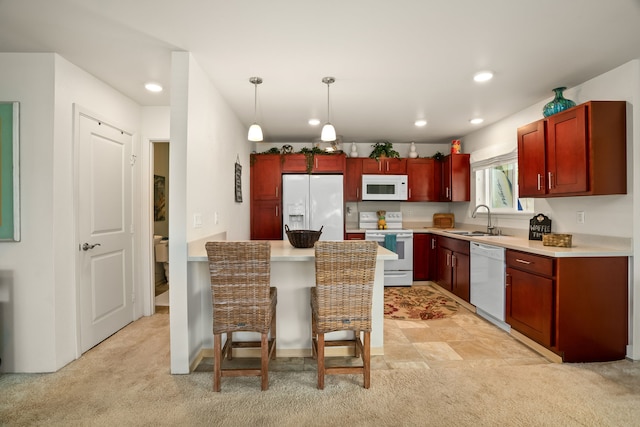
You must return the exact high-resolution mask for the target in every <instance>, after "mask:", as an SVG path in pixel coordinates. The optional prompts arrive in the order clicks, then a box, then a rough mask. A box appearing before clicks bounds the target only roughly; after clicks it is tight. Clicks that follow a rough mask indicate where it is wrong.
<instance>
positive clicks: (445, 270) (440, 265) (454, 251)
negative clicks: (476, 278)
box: [435, 236, 470, 302]
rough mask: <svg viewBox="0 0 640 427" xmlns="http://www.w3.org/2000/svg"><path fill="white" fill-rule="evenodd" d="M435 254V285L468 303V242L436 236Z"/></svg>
mask: <svg viewBox="0 0 640 427" xmlns="http://www.w3.org/2000/svg"><path fill="white" fill-rule="evenodd" d="M436 254H437V255H436V256H437V269H436V278H435V281H436V283H437V284H438V285H440V286H442V287H443V288H444V289H446V290H448V291H449V292H452V293H454V294H455V295H457V296H459V297H460V298H462V299H463V300H465V301H467V302H469V298H470V288H469V283H470V271H469V268H470V263H469V242H468V241H466V240H459V239H453V238H449V237H443V236H438V239H437V245H436Z"/></svg>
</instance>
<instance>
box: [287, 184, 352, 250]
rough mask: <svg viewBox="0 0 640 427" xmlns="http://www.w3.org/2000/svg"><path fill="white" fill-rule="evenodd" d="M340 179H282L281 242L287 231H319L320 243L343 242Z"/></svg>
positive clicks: (341, 187)
mask: <svg viewBox="0 0 640 427" xmlns="http://www.w3.org/2000/svg"><path fill="white" fill-rule="evenodd" d="M343 188H344V187H343V177H342V175H308V174H295V175H288V174H284V175H282V214H283V215H282V238H283V239H284V240H286V239H287V233H286V231H285V227H284V226H285V225H287V226H289V229H290V230H320V227H322V234H321V235H320V240H344V198H343Z"/></svg>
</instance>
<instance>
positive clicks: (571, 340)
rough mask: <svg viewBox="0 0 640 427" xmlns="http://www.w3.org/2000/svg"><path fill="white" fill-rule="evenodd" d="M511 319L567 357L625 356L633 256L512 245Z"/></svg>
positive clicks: (517, 327)
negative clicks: (546, 251)
mask: <svg viewBox="0 0 640 427" xmlns="http://www.w3.org/2000/svg"><path fill="white" fill-rule="evenodd" d="M506 265H507V269H506V273H507V289H506V305H507V307H506V320H507V323H509V324H510V325H511V327H512V328H513V329H515V330H517V331H518V332H521V333H522V334H524V335H526V336H527V337H529V338H531V339H532V340H534V341H536V342H538V343H540V344H542V345H544V346H545V347H547V348H549V349H550V350H552V351H554V352H555V353H557V354H558V355H560V356H561V357H562V360H563V361H565V362H603V361H610V360H620V359H624V358H625V356H626V346H627V343H628V258H627V257H588V258H584V257H561V258H550V257H544V256H539V255H535V254H531V253H526V252H520V251H514V250H507V251H506Z"/></svg>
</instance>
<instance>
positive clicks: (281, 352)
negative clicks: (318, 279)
mask: <svg viewBox="0 0 640 427" xmlns="http://www.w3.org/2000/svg"><path fill="white" fill-rule="evenodd" d="M206 241H207V240H206V239H203V240H199V241H198V242H192V243H189V257H188V261H189V262H188V281H189V283H190V288H191V289H193V290H196V289H199V294H200V298H198V299H199V300H200V301H201V304H202V306H201V307H199V309H198V310H195V311H197V312H200V313H202V316H201V317H202V319H201V322H199V323H201V325H202V329H203V337H202V343H203V345H202V349H201V350H203V351H205V352H206V351H207V350H209V349H212V348H213V332H212V327H211V319H212V308H211V290H210V278H209V264H208V259H207V254H206V251H205V247H204V244H205V242H206ZM270 243H271V286H275V287H277V288H278V305H277V324H276V336H277V340H276V354H277V356H279V357H301V356H310V355H311V307H310V305H309V289H310V288H311V287H312V286H315V262H314V259H315V255H314V249H313V248H309V249H298V248H294V247H293V246H291V244H290V243H289V241H287V240H273V241H271V242H270ZM395 259H398V255H397V254H396V253H394V252H391V251H389V250H387V249H385V248H383V247H379V248H378V257H377V262H376V273H375V282H374V290H373V308H372V315H373V320H372V331H371V354H378V355H379V354H383V353H384V347H383V317H384V262H385V261H386V260H395ZM346 333H347V332H334V333H332V334H333V335H329V336H328V338H330V339H334V338H336V339H337V338H340V337H341V336H343V334H346ZM243 335H244V336H243ZM236 337H237V338H236ZM245 337H247V338H246V339H248V338H249V337H252V338H254V339H255V335H250V333H235V334H234V340H236V339H237V340H239V341H242V340H243V339H245Z"/></svg>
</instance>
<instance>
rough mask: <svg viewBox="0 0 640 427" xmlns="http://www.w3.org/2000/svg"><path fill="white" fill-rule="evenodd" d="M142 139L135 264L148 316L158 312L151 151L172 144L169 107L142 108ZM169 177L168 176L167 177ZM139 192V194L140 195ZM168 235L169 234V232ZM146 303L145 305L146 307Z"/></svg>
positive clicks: (140, 303)
mask: <svg viewBox="0 0 640 427" xmlns="http://www.w3.org/2000/svg"><path fill="white" fill-rule="evenodd" d="M141 120H142V125H141V129H142V130H141V138H140V151H139V152H136V153H135V154H136V155H137V157H138V163H139V165H140V167H139V168H136V173H138V174H139V182H140V187H139V189H137V188H136V189H134V192H136V195H135V197H136V198H135V199H134V200H140V204H139V208H140V217H139V218H136V221H137V222H136V224H135V228H136V230H139V234H138V236H139V240H137V241H136V244H137V246H136V250H135V252H136V254H137V258H136V265H138V266H139V268H138V272H137V273H138V275H137V277H138V279H139V281H138V283H140V284H141V285H140V286H138V287H137V288H136V309H137V310H140V312H141V313H142V314H143V315H145V316H149V315H151V314H152V313H154V310H155V307H154V306H155V304H154V301H155V294H154V288H153V284H154V282H155V278H154V274H153V271H154V264H153V262H154V260H153V237H152V236H153V234H154V231H153V208H152V206H153V162H152V161H151V158H152V154H151V153H152V148H153V143H154V141H169V138H170V131H169V127H170V122H171V109H170V108H169V107H143V108H142V117H141ZM167 177H168V175H167ZM138 192H139V193H138ZM166 234H167V235H168V234H169V233H168V232H167V233H166ZM145 303H146V304H145Z"/></svg>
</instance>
